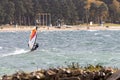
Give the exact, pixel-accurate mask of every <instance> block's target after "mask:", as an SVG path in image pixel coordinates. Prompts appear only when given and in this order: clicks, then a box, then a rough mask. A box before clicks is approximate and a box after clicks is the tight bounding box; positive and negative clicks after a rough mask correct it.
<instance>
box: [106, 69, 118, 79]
mask: <svg viewBox="0 0 120 80" xmlns="http://www.w3.org/2000/svg"><path fill="white" fill-rule="evenodd" d="M107 80H120V70H118V71H117V72H115V73H113V74H112V75H111V76H110V77H108V79H107Z"/></svg>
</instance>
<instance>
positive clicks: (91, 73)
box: [1, 63, 118, 80]
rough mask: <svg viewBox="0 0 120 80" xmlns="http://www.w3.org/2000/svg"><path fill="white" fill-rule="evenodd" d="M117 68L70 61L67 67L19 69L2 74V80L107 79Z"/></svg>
mask: <svg viewBox="0 0 120 80" xmlns="http://www.w3.org/2000/svg"><path fill="white" fill-rule="evenodd" d="M117 71H118V69H117V68H114V69H113V68H111V67H103V66H101V65H96V66H93V65H88V66H87V67H80V66H79V65H78V64H75V63H72V65H68V67H67V68H49V69H47V70H44V69H42V70H37V71H34V72H29V73H26V72H23V71H19V72H17V73H15V74H12V75H3V76H2V77H1V79H2V80H107V79H109V77H110V76H111V75H112V74H114V73H115V72H117Z"/></svg>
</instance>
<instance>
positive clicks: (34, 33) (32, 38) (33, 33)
mask: <svg viewBox="0 0 120 80" xmlns="http://www.w3.org/2000/svg"><path fill="white" fill-rule="evenodd" d="M36 37H37V30H36V29H35V28H34V29H33V30H32V31H31V34H30V38H29V42H28V45H29V48H30V49H32V48H33V46H34V44H35V42H36Z"/></svg>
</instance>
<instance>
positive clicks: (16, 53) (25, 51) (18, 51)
mask: <svg viewBox="0 0 120 80" xmlns="http://www.w3.org/2000/svg"><path fill="white" fill-rule="evenodd" d="M27 52H29V50H24V49H16V50H15V51H14V52H11V53H7V54H3V55H2V57H6V56H12V55H18V54H23V53H27Z"/></svg>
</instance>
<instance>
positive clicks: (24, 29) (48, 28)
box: [0, 26, 120, 32]
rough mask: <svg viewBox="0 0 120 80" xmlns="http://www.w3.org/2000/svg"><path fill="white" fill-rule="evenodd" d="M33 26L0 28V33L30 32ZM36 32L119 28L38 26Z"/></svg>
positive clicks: (119, 28)
mask: <svg viewBox="0 0 120 80" xmlns="http://www.w3.org/2000/svg"><path fill="white" fill-rule="evenodd" d="M33 27H34V26H18V27H14V26H0V32H5V31H8V32H10V31H31V30H32V28H33ZM38 27H39V28H38V31H70V30H120V26H109V27H106V26H89V27H87V26H61V28H57V27H55V26H52V27H48V26H38Z"/></svg>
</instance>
